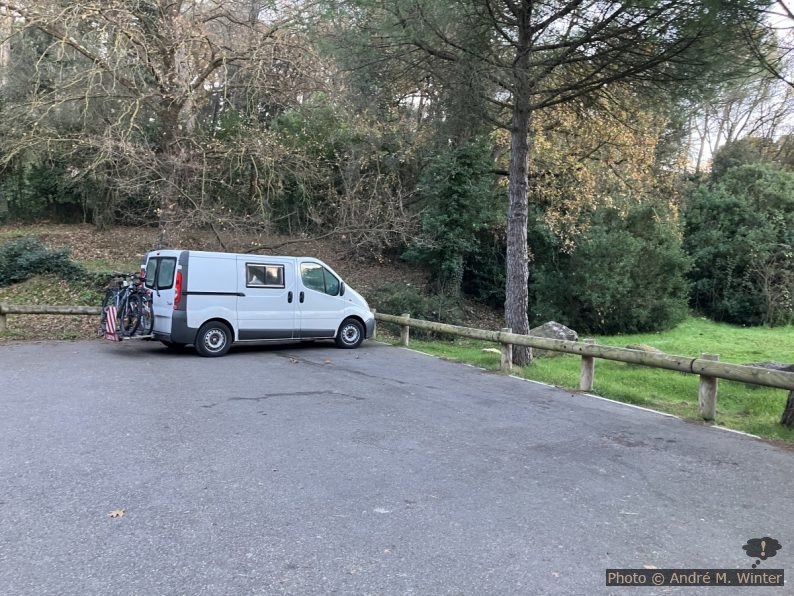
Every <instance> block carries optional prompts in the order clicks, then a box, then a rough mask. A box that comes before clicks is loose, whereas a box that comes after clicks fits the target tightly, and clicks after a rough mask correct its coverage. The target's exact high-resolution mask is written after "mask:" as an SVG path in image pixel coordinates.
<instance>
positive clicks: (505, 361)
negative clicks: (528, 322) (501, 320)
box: [499, 327, 513, 372]
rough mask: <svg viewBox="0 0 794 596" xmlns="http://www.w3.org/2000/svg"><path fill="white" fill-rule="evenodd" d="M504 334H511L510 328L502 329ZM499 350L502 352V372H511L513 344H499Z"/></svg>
mask: <svg viewBox="0 0 794 596" xmlns="http://www.w3.org/2000/svg"><path fill="white" fill-rule="evenodd" d="M502 331H503V332H504V333H513V330H512V329H511V328H510V327H502ZM499 349H500V350H501V352H502V372H510V371H511V370H513V344H508V343H504V342H499Z"/></svg>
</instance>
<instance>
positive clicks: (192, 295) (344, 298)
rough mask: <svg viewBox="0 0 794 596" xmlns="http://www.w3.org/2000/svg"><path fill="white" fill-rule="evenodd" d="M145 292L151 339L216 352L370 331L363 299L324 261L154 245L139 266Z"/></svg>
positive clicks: (351, 342)
mask: <svg viewBox="0 0 794 596" xmlns="http://www.w3.org/2000/svg"><path fill="white" fill-rule="evenodd" d="M142 268H143V270H144V271H145V275H146V282H145V283H146V287H147V288H149V289H150V290H151V291H152V300H153V310H154V332H153V335H154V338H155V339H159V340H160V341H162V342H163V343H164V344H165V345H167V346H169V347H171V348H182V347H184V346H186V345H188V344H193V345H194V346H195V348H196V351H197V352H198V353H199V354H201V355H202V356H223V355H224V354H225V353H226V352H228V351H229V348H230V347H231V345H232V343H233V342H244V341H262V340H290V339H292V340H295V339H299V340H302V339H335V340H336V345H337V346H339V347H340V348H357V347H358V346H359V345H360V344H361V342H362V341H363V340H364V339H365V338H368V337H372V332H373V329H374V327H375V317H374V316H373V314H372V313H371V312H370V310H369V307H368V306H367V302H366V300H364V298H362V297H361V295H360V294H359V293H358V292H356V291H355V290H353V289H352V288H350V287H349V286H347V285H345V282H343V281H342V280H341V278H340V277H339V276H338V275H337V274H336V273H335V272H334V271H333V269H331V268H330V267H329V266H328V265H326V264H325V263H323V262H322V261H320V260H318V259H312V258H305V257H273V256H262V255H248V254H232V253H221V252H202V251H196V250H157V251H152V252H149V253H148V254H147V255H146V257H145V259H144V262H143V265H142Z"/></svg>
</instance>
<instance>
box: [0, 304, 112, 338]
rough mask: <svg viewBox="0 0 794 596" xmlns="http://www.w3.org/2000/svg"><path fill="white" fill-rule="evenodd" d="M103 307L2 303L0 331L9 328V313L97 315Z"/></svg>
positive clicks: (0, 306)
mask: <svg viewBox="0 0 794 596" xmlns="http://www.w3.org/2000/svg"><path fill="white" fill-rule="evenodd" d="M101 312H102V309H101V308H100V307H98V306H52V305H50V304H1V303H0V333H2V332H4V331H6V329H8V319H7V318H6V316H7V315H95V316H98V315H99V314H100V313H101Z"/></svg>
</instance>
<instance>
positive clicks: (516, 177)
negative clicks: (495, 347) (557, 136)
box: [505, 106, 531, 366]
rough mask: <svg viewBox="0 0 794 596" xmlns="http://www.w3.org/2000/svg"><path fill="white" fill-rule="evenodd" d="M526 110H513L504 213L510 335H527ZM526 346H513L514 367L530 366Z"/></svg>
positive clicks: (506, 320) (506, 299)
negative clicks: (507, 201)
mask: <svg viewBox="0 0 794 596" xmlns="http://www.w3.org/2000/svg"><path fill="white" fill-rule="evenodd" d="M528 128H529V110H527V109H522V108H521V107H520V106H516V108H515V109H514V111H513V120H512V138H511V143H510V146H511V156H510V172H509V173H510V183H509V186H508V195H509V208H508V213H507V287H506V288H505V324H506V326H507V327H510V328H511V329H512V330H513V333H521V334H527V333H529V318H528V316H527V310H528V309H529V250H528V247H527V223H528V197H527V186H528V182H527V160H528V158H529V141H528ZM530 354H531V352H530V351H529V348H527V347H525V346H513V363H514V364H517V365H519V366H523V365H525V364H528V363H529V362H530V359H531V356H530Z"/></svg>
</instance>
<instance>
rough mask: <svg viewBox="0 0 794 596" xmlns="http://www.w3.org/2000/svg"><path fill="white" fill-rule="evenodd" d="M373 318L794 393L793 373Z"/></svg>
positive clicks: (403, 319)
mask: <svg viewBox="0 0 794 596" xmlns="http://www.w3.org/2000/svg"><path fill="white" fill-rule="evenodd" d="M376 316H377V318H378V320H380V321H384V322H387V323H396V324H397V325H401V326H406V325H407V326H409V327H416V328H417V329H426V330H428V331H435V332H436V333H446V334H449V335H458V336H460V337H469V338H472V339H482V340H485V341H492V342H497V343H502V342H506V343H511V344H513V345H517V346H528V347H531V348H538V349H540V350H549V351H552V352H563V353H565V354H577V355H579V356H593V357H595V358H602V359H604V360H614V361H617V362H626V363H629V364H639V365H641V366H650V367H653V368H664V369H667V370H675V371H679V372H684V373H690V374H695V375H706V376H710V377H716V378H718V379H725V380H728V381H738V382H740V383H750V384H752V385H764V386H765V387H776V388H778V389H788V390H789V391H794V373H790V372H783V371H779V370H770V369H765V368H759V367H756V366H743V365H741V364H729V363H727V362H718V361H714V360H706V359H703V358H691V357H689V356H676V355H672V354H664V353H656V352H643V351H641V350H629V349H626V348H614V347H611V346H604V345H599V344H586V343H583V342H577V341H567V340H562V339H549V338H546V337H535V336H531V335H520V334H516V333H505V332H503V331H487V330H485V329H473V328H470V327H460V326H458V325H448V324H446V323H436V322H433V321H421V320H418V319H406V317H405V315H403V316H402V317H398V316H395V315H387V314H381V313H378V314H377V315H376Z"/></svg>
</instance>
